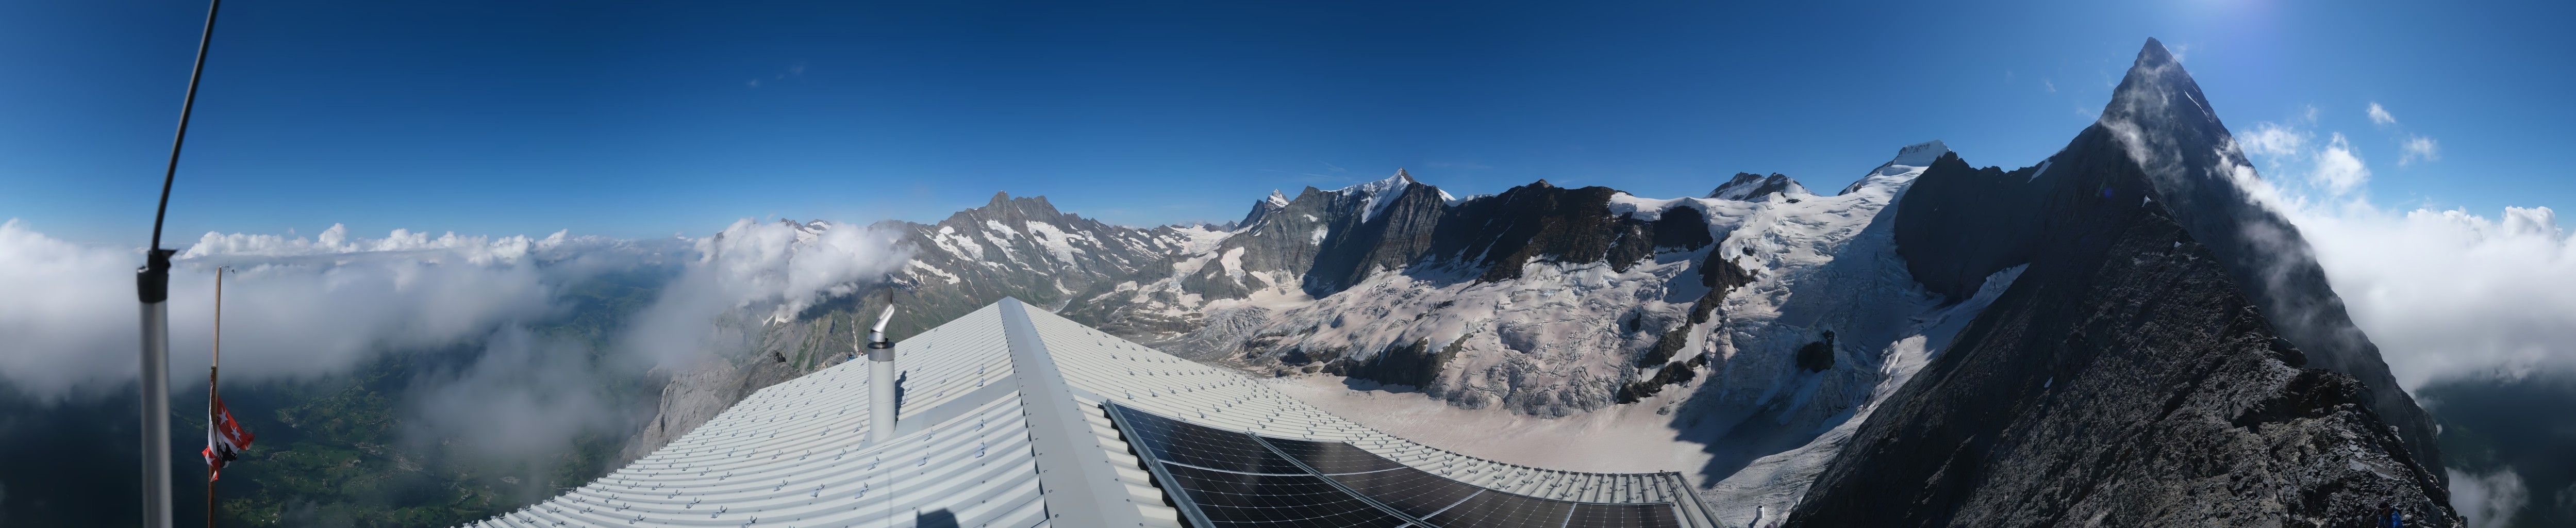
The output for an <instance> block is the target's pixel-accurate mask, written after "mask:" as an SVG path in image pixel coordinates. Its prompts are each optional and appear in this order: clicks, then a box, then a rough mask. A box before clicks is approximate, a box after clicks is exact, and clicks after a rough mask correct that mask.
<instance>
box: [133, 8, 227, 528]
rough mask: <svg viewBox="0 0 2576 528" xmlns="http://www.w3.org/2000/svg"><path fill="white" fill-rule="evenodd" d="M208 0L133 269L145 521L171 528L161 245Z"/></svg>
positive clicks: (153, 527) (166, 272)
mask: <svg viewBox="0 0 2576 528" xmlns="http://www.w3.org/2000/svg"><path fill="white" fill-rule="evenodd" d="M222 5H223V0H208V4H207V5H206V27H205V30H204V31H203V32H202V33H200V34H198V36H197V62H196V65H195V66H194V67H192V68H191V69H190V71H189V73H188V98H187V99H186V100H185V101H184V102H182V103H181V104H180V106H179V131H178V133H177V134H176V135H174V136H173V137H171V138H170V165H169V167H168V168H167V169H165V170H164V171H163V172H162V173H161V203H160V205H159V206H158V207H157V208H156V209H154V210H153V213H152V245H151V246H149V247H148V248H146V251H145V252H144V259H143V268H142V269H138V270H135V273H134V297H135V300H136V301H139V302H140V305H141V307H142V313H141V314H140V317H139V318H138V319H140V320H141V326H142V328H141V330H142V334H143V335H142V337H143V339H142V347H141V348H142V353H141V354H140V356H141V360H142V361H141V363H142V367H141V372H140V373H138V376H137V378H138V379H137V380H136V381H137V382H138V383H137V384H138V385H141V386H142V387H141V389H142V390H141V392H142V393H143V394H142V396H143V401H141V402H140V403H141V407H142V411H143V412H142V413H141V414H142V416H141V417H140V418H141V419H142V420H141V421H142V422H143V423H142V425H143V431H142V433H143V446H142V447H143V497H142V498H143V511H142V513H143V525H144V526H146V527H149V528H168V527H169V526H170V306H169V304H168V301H169V300H170V255H171V254H173V253H177V252H176V251H172V250H167V249H161V224H162V220H164V219H166V218H168V216H169V213H170V184H171V183H172V182H173V181H174V180H176V179H177V178H178V175H179V146H180V145H183V144H186V142H187V139H188V115H189V114H190V113H192V112H193V111H195V109H196V106H197V79H198V78H199V77H202V76H204V74H205V72H206V45H207V44H210V43H212V42H213V41H214V37H215V8H216V7H219V6H222Z"/></svg>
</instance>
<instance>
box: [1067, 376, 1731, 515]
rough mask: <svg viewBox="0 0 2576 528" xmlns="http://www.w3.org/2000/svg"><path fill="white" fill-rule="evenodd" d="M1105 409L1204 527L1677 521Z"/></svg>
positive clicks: (1339, 450) (1666, 506) (1320, 445)
mask: <svg viewBox="0 0 2576 528" xmlns="http://www.w3.org/2000/svg"><path fill="white" fill-rule="evenodd" d="M1108 407H1109V409H1110V413H1111V415H1112V417H1113V418H1116V419H1117V423H1118V424H1119V427H1120V429H1121V430H1122V431H1124V432H1125V434H1126V436H1127V440H1128V443H1129V444H1131V445H1135V446H1137V452H1138V453H1139V454H1142V455H1145V458H1146V460H1147V461H1148V463H1149V465H1150V466H1152V467H1151V468H1149V469H1154V470H1156V474H1157V475H1161V476H1162V477H1163V480H1164V482H1162V485H1163V488H1164V489H1165V490H1166V491H1167V492H1169V493H1170V494H1171V495H1172V497H1173V500H1174V502H1175V503H1178V504H1180V505H1181V506H1182V508H1181V510H1182V512H1183V515H1185V516H1188V517H1190V518H1191V519H1192V522H1193V523H1196V524H1199V525H1207V526H1211V527H1231V526H1289V527H1384V528H1394V527H1398V526H1406V525H1408V524H1409V525H1411V526H1414V527H1420V528H1488V527H1492V528H1523V527H1528V528H1678V527H1680V526H1682V525H1683V523H1682V520H1681V519H1680V518H1679V517H1678V515H1679V514H1678V513H1677V512H1676V511H1675V510H1674V509H1673V505H1672V504H1671V503H1665V502H1657V503H1647V504H1598V503H1576V502H1568V501H1561V500H1552V499H1542V498H1538V497H1531V496H1527V495H1520V494H1515V493H1509V492H1504V491H1499V490H1494V489H1491V488H1485V487H1481V486H1477V485H1474V484H1469V483H1466V482H1461V481H1458V480H1454V479H1450V478H1448V477H1443V476H1440V475H1437V474H1433V473H1431V472H1428V471H1423V470H1422V469H1419V468H1414V467H1412V466H1407V465H1404V464H1403V463H1401V462H1396V461H1394V460H1389V459H1387V458H1386V457H1383V456H1379V455H1378V454H1376V453H1372V452H1369V451H1368V450H1366V449H1361V448H1360V447H1358V446H1354V445H1351V444H1348V443H1342V442H1320V441H1314V440H1298V439H1289V438H1272V437H1267V436H1260V435H1255V434H1252V433H1246V432H1237V431H1227V430H1223V429H1217V428H1213V427H1207V426H1202V425H1198V424H1193V423H1189V422H1184V421H1180V420H1175V419H1171V418H1164V417H1162V416H1159V415H1155V414H1153V413H1149V412H1144V411H1140V410H1136V409H1132V408H1128V407H1125V406H1121V405H1117V404H1114V403H1112V404H1109V405H1108Z"/></svg>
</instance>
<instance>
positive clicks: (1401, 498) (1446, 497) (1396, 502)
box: [1324, 468, 1499, 519]
mask: <svg viewBox="0 0 2576 528" xmlns="http://www.w3.org/2000/svg"><path fill="white" fill-rule="evenodd" d="M1324 478H1329V479H1333V481H1334V482H1339V483H1341V484H1342V485H1343V486H1347V487H1349V488H1350V489H1351V491H1354V492H1357V493H1359V494H1360V496H1363V497H1368V498H1370V499H1373V500H1376V501H1377V502H1378V503H1379V504H1385V505H1386V506H1387V507H1389V508H1394V509H1395V511H1397V512H1401V513H1403V514H1405V515H1410V516H1413V517H1414V518H1416V519H1420V518H1424V517H1430V516H1431V514H1434V513H1439V512H1440V510H1444V509H1448V508H1449V507H1451V506H1456V505H1458V503H1459V501H1464V500H1467V497H1469V496H1472V495H1475V494H1476V492H1478V491H1482V490H1483V489H1484V488H1478V487H1475V486H1473V485H1469V484H1467V483H1464V482H1459V481H1455V480H1449V479H1448V478H1447V477H1442V476H1439V475H1433V474H1431V473H1430V472H1427V471H1423V470H1419V469H1413V468H1404V469H1398V470H1393V471H1379V472H1373V473H1351V474H1345V475H1332V476H1327V477H1324ZM1496 493H1499V492H1496Z"/></svg>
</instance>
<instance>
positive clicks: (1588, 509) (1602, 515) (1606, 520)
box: [1565, 503, 1681, 528]
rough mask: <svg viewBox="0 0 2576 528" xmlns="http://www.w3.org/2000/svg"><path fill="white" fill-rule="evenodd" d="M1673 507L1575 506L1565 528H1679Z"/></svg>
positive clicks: (1679, 521)
mask: <svg viewBox="0 0 2576 528" xmlns="http://www.w3.org/2000/svg"><path fill="white" fill-rule="evenodd" d="M1675 515H1676V514H1675V513H1674V512H1673V505H1671V504H1666V503H1655V504H1576V505H1574V518H1572V519H1568V520H1567V521H1566V522H1565V528H1647V527H1652V526H1680V525H1681V519H1679V518H1677V517H1675Z"/></svg>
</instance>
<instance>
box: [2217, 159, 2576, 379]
mask: <svg viewBox="0 0 2576 528" xmlns="http://www.w3.org/2000/svg"><path fill="white" fill-rule="evenodd" d="M2307 134H2308V132H2306V131H2305V130H2302V129H2298V128H2295V127H2284V126H2278V125H2272V124H2269V123H2266V124H2264V125H2260V126H2257V127H2255V129H2254V130H2252V131H2248V132H2245V133H2244V134H2242V135H2241V136H2239V137H2238V145H2239V147H2240V148H2242V149H2244V151H2245V152H2246V153H2247V154H2250V155H2255V156H2259V157H2262V158H2268V162H2269V163H2268V166H2269V167H2271V168H2272V169H2273V170H2282V169H2283V167H2284V166H2295V165H2294V163H2295V162H2301V161H2307V162H2312V163H2313V165H2312V167H2310V169H2311V172H2310V177H2309V178H2306V179H2305V180H2304V181H2305V183H2307V184H2308V185H2298V184H2284V182H2280V181H2277V180H2263V179H2260V178H2256V177H2255V176H2254V174H2253V171H2252V170H2251V169H2249V168H2243V167H2238V168H2236V169H2235V171H2234V172H2235V173H2236V174H2234V176H2235V178H2234V179H2235V181H2236V182H2237V184H2238V185H2239V186H2240V187H2243V188H2245V189H2246V190H2247V191H2248V193H2249V194H2250V195H2252V196H2253V197H2254V198H2255V199H2256V200H2257V201H2260V202H2263V203H2264V204H2266V205H2267V206H2268V207H2270V208H2272V209H2273V210H2275V211H2278V212H2280V213H2281V215H2282V216H2283V217H2285V218H2287V219H2289V220H2290V221H2291V222H2292V223H2293V224H2296V225H2297V226H2298V228H2299V231H2300V233H2301V234H2302V235H2304V238H2306V239H2307V242H2308V244H2309V246H2310V248H2311V249H2312V250H2313V251H2314V253H2315V254H2316V257H2317V261H2318V264H2319V265H2320V266H2321V267H2323V268H2324V269H2325V272H2326V278H2327V280H2328V281H2329V282H2330V283H2331V284H2332V285H2333V287H2334V289H2335V293H2336V294H2337V295H2338V296H2340V297H2342V298H2343V301H2344V303H2345V306H2346V308H2347V309H2348V310H2349V312H2350V313H2351V315H2352V318H2353V322H2354V323H2355V324H2358V325H2360V327H2361V329H2362V330H2363V331H2364V332H2365V333H2367V334H2369V336H2370V338H2371V340H2372V341H2373V342H2374V343H2376V344H2378V345H2379V347H2380V353H2381V356H2382V357H2383V359H2385V360H2386V361H2387V362H2388V366H2389V369H2390V371H2391V372H2393V373H2395V374H2396V376H2397V380H2398V384H2399V385H2400V386H2403V387H2407V388H2409V389H2410V390H2411V389H2412V388H2415V387H2422V386H2424V385H2426V384H2427V383H2428V382H2431V381H2436V380H2444V379H2454V378H2460V377H2467V376H2492V375H2501V376H2507V377H2517V376H2525V375H2530V374H2533V373H2535V372H2544V371H2546V372H2576V347H2570V346H2569V345H2568V343H2576V237H2571V236H2570V235H2569V233H2568V232H2567V231H2566V230H2564V229H2562V228H2561V227H2560V226H2559V224H2558V219H2557V212H2556V211H2555V210H2552V209H2550V208H2547V207H2528V208H2525V207H2507V208H2504V209H2503V210H2502V211H2499V212H2498V213H2495V214H2494V215H2492V216H2485V215H2480V214H2475V213H2472V212H2469V211H2466V210H2458V209H2453V210H2433V209H2421V208H2418V209H2393V210H2392V209H2382V208H2380V207H2378V206H2375V205H2372V204H2371V203H2370V202H2369V201H2368V199H2367V196H2368V193H2367V189H2366V187H2367V183H2368V179H2369V178H2368V177H2369V168H2368V166H2367V165H2366V164H2365V163H2364V162H2363V161H2362V159H2361V158H2360V156H2358V155H2357V154H2355V153H2354V152H2353V150H2352V147H2351V145H2350V143H2349V141H2347V140H2346V139H2345V138H2344V137H2343V136H2342V135H2341V134H2333V135H2331V136H2330V140H2329V141H2328V142H2327V143H2326V144H2325V145H2323V146H2317V145H2313V144H2311V143H2309V142H2304V141H2300V140H2294V139H2285V138H2304V137H2309V136H2308V135H2307ZM2426 148H2428V149H2430V148H2431V147H2429V146H2428V147H2426Z"/></svg>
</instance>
